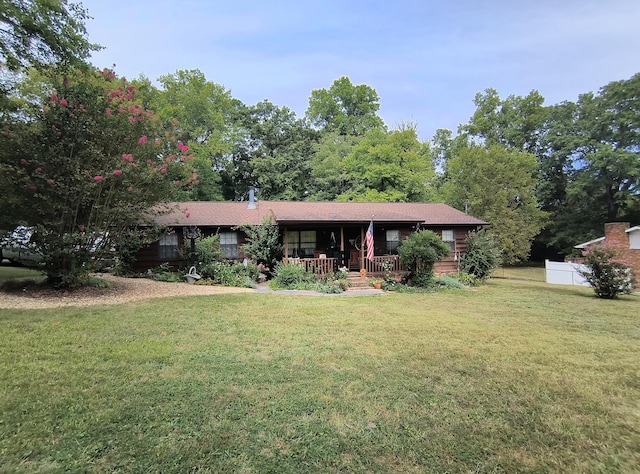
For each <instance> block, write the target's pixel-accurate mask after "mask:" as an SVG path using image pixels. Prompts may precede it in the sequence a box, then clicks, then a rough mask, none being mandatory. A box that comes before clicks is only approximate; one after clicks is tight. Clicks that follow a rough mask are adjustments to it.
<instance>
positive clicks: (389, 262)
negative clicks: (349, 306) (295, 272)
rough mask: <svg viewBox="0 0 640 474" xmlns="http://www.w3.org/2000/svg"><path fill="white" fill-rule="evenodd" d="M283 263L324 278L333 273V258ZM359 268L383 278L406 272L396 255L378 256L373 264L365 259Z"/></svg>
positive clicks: (294, 259)
mask: <svg viewBox="0 0 640 474" xmlns="http://www.w3.org/2000/svg"><path fill="white" fill-rule="evenodd" d="M284 262H285V263H287V264H289V265H300V266H302V267H304V269H305V271H307V272H310V273H316V274H318V275H321V276H324V275H326V274H328V273H331V272H333V271H334V268H335V266H334V265H335V263H336V259H335V258H294V257H288V258H285V259H284ZM360 268H361V269H362V268H364V269H365V270H367V273H368V274H370V275H379V276H384V275H385V273H387V272H389V273H392V274H396V273H400V272H404V271H406V268H405V267H404V265H402V264H401V263H400V257H398V256H397V255H379V256H376V257H373V262H372V261H371V260H369V259H367V258H365V259H364V266H363V264H362V263H361V265H360Z"/></svg>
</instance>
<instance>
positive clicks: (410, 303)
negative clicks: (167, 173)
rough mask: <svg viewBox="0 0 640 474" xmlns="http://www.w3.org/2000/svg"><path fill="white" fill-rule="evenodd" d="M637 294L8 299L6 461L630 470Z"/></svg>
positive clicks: (48, 465)
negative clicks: (74, 302)
mask: <svg viewBox="0 0 640 474" xmlns="http://www.w3.org/2000/svg"><path fill="white" fill-rule="evenodd" d="M637 308H638V298H637V297H635V296H624V297H622V298H620V300H617V301H604V300H598V299H596V298H593V297H592V292H591V290H590V289H588V288H574V287H563V286H549V285H545V284H541V283H537V282H530V281H519V280H490V281H489V283H488V284H487V285H485V286H483V287H481V288H479V289H476V290H473V291H444V292H438V293H431V294H411V295H407V294H395V293H389V294H387V295H386V296H385V297H377V298H375V299H374V298H367V297H352V298H322V297H300V296H288V295H273V294H242V295H224V296H215V297H197V298H194V297H189V298H176V299H162V300H156V301H147V302H139V303H134V304H127V305H122V306H94V307H88V308H73V307H63V308H58V309H50V310H30V311H24V310H0V331H2V334H3V336H4V337H3V338H2V339H0V472H29V473H31V472H61V471H71V472H87V471H125V470H130V471H134V472H139V471H154V472H187V471H189V472H248V473H251V472H256V473H258V472H260V473H262V472H278V473H287V472H291V473H294V472H295V473H299V472H314V473H315V472H494V471H498V472H549V471H555V472H594V471H598V472H632V471H635V470H636V469H637V467H638V466H639V465H640V454H639V453H638V450H637V446H639V445H640V404H639V402H638V400H640V376H639V373H638V360H640V344H639V342H640V324H638V323H639V322H640V316H639V315H638V311H637Z"/></svg>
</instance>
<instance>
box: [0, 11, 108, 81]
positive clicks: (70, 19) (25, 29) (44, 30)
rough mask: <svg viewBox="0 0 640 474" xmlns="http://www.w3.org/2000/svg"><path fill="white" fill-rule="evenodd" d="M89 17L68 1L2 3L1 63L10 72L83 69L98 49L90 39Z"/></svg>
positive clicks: (0, 22)
mask: <svg viewBox="0 0 640 474" xmlns="http://www.w3.org/2000/svg"><path fill="white" fill-rule="evenodd" d="M88 18H89V16H88V13H87V11H86V10H85V9H84V8H82V6H81V4H79V3H73V2H68V1H67V0H0V62H2V63H3V65H4V66H5V67H7V68H8V69H9V70H10V71H17V70H19V69H23V68H26V67H29V66H33V67H38V68H41V67H44V66H46V65H52V64H58V65H61V64H66V65H71V66H79V65H80V64H81V63H83V62H84V61H85V60H86V59H87V58H88V57H89V55H90V54H91V51H95V50H96V49H98V46H97V45H94V44H91V43H89V41H88V40H87V37H86V33H87V32H86V29H85V25H84V22H85V21H86V20H87V19H88Z"/></svg>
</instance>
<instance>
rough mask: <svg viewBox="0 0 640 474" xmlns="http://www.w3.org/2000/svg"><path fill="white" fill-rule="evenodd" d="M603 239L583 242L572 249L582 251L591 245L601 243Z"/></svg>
mask: <svg viewBox="0 0 640 474" xmlns="http://www.w3.org/2000/svg"><path fill="white" fill-rule="evenodd" d="M604 239H605V238H604V237H598V238H597V239H593V240H590V241H589V242H585V243H583V244H578V245H574V246H573V248H574V249H584V248H587V247H588V246H589V245H591V244H597V243H598V242H603V241H604Z"/></svg>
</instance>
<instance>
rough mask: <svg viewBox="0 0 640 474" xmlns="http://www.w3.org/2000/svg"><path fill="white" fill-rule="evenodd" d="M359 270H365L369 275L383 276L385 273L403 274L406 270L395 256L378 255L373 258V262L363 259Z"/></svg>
mask: <svg viewBox="0 0 640 474" xmlns="http://www.w3.org/2000/svg"><path fill="white" fill-rule="evenodd" d="M360 268H364V269H365V270H367V273H371V274H384V273H386V272H390V273H397V272H404V271H406V268H405V267H404V265H402V264H401V263H400V257H398V256H397V255H378V256H375V257H373V262H372V261H371V260H369V259H368V258H365V259H364V266H363V265H362V264H361V265H360Z"/></svg>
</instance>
